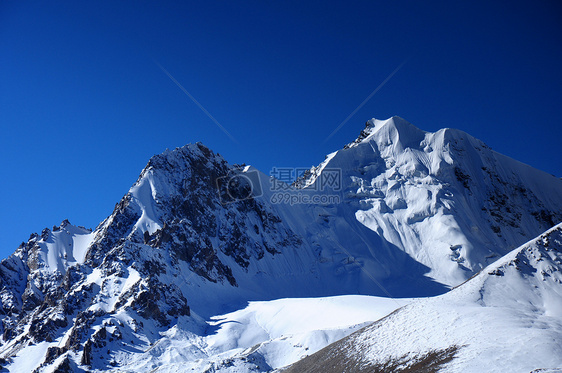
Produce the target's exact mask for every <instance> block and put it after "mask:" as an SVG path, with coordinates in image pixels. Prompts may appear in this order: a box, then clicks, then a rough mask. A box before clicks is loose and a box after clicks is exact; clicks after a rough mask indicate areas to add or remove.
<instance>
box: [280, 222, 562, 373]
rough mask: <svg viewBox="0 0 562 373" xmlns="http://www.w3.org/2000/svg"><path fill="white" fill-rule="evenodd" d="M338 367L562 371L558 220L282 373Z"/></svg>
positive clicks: (561, 229)
mask: <svg viewBox="0 0 562 373" xmlns="http://www.w3.org/2000/svg"><path fill="white" fill-rule="evenodd" d="M428 367H431V368H432V370H422V369H423V368H426V369H427V368H428ZM343 368H345V371H346V372H363V371H369V372H411V371H438V370H439V371H442V372H463V373H464V372H560V371H562V224H558V225H557V226H555V227H554V228H552V229H550V230H549V231H547V232H546V233H544V234H543V235H541V236H539V237H538V238H536V239H534V240H531V241H530V242H528V243H526V244H524V245H523V246H521V247H520V248H518V249H516V250H514V251H512V252H510V253H509V254H507V255H506V256H504V257H502V258H501V259H499V260H498V261H496V262H495V263H493V264H491V265H490V266H488V267H486V268H485V269H484V270H483V271H481V272H480V273H479V274H478V275H477V276H475V277H473V278H472V279H470V280H469V281H467V282H465V283H464V284H462V285H460V286H459V287H457V288H455V289H453V290H452V291H450V292H449V293H447V294H444V295H441V296H438V297H433V298H426V299H419V300H417V301H415V302H412V303H411V304H409V305H407V306H405V307H403V308H401V309H399V310H397V311H396V312H394V313H392V314H390V315H389V316H387V317H385V318H383V319H381V320H379V321H378V322H376V323H373V324H371V325H369V326H367V327H365V328H363V329H361V330H359V331H357V332H356V333H354V334H352V335H350V336H349V337H347V338H344V339H342V340H340V341H338V342H336V343H334V344H332V345H330V346H328V347H326V348H325V349H323V350H321V351H319V352H318V353H316V354H314V355H312V356H309V357H308V358H305V359H303V360H301V361H299V362H298V363H296V364H295V365H294V366H292V367H291V368H289V369H287V370H283V372H286V373H292V372H299V373H301V372H309V373H313V372H322V373H324V372H342V371H344V369H343Z"/></svg>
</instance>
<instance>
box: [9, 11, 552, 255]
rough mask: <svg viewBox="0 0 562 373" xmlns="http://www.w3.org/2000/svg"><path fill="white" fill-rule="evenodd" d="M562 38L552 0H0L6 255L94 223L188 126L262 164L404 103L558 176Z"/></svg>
mask: <svg viewBox="0 0 562 373" xmlns="http://www.w3.org/2000/svg"><path fill="white" fill-rule="evenodd" d="M561 46H562V11H561V6H560V5H559V2H557V1H544V0H543V1H540V0H539V1H534V2H530V1H529V2H523V1H512V2H508V1H505V2H503V1H502V2H499V1H492V2H490V1H466V2H457V1H429V2H424V1H399V0H395V1H384V2H378V1H356V2H343V1H342V2H329V1H279V2H263V1H246V2H230V1H208V2H187V1H186V2H166V1H159V2H148V1H122V2H114V1H88V2H86V1H68V2H46V1H37V2H30V1H6V0H4V1H2V2H0V126H1V135H0V152H1V153H0V155H1V159H2V183H1V187H0V198H1V200H0V203H1V205H0V206H1V209H2V210H1V212H0V257H6V256H7V255H9V254H10V253H12V252H13V251H14V249H15V248H16V247H17V245H18V244H19V243H20V242H21V241H24V240H27V238H28V237H29V234H30V233H32V232H37V231H41V229H42V228H44V227H51V226H53V225H54V224H57V225H58V224H59V223H60V222H61V221H62V220H63V219H65V218H68V219H69V220H70V221H71V222H72V223H73V224H77V225H84V226H87V227H91V228H94V227H95V226H96V225H97V224H98V223H99V222H100V221H101V220H102V219H104V218H105V217H106V216H108V215H109V214H110V213H111V211H112V210H113V207H114V205H115V203H117V202H118V201H119V200H120V198H121V197H122V196H123V195H124V194H125V193H126V192H127V190H128V188H129V187H130V186H131V185H132V183H133V182H134V181H135V180H136V179H137V177H138V174H139V173H140V171H141V170H142V168H143V167H144V166H145V164H146V163H147V161H148V159H149V158H150V157H151V156H152V155H154V154H157V153H161V152H162V151H163V150H164V149H166V148H175V147H178V146H182V145H185V144H186V143H190V142H196V141H201V142H203V143H204V144H206V145H207V146H208V147H210V148H211V149H213V150H214V151H216V152H219V153H220V154H222V155H223V156H224V157H225V158H226V159H227V160H228V161H229V162H230V163H243V162H245V163H248V164H253V165H255V166H256V167H257V168H259V169H261V170H262V171H264V172H269V170H270V169H271V168H272V167H273V166H278V167H285V166H291V167H303V166H311V165H316V164H318V163H319V162H320V161H322V160H323V158H324V155H325V154H327V153H330V152H332V151H335V150H337V149H339V148H341V147H342V146H343V145H344V144H346V143H348V142H350V141H352V140H354V139H355V138H356V136H357V134H358V133H359V132H360V130H361V129H362V128H363V126H364V123H365V121H366V120H367V119H370V118H372V117H376V118H379V119H385V118H388V117H390V116H392V115H399V116H401V117H403V118H405V119H407V120H409V121H410V122H412V123H413V124H414V125H416V126H417V127H419V128H421V129H424V130H428V131H435V130H438V129H439V128H443V127H454V128H459V129H462V130H464V131H466V132H468V133H470V134H472V135H473V136H475V137H478V138H480V139H481V140H483V141H484V142H486V143H487V144H488V145H490V146H491V147H492V148H493V149H495V150H497V151H499V152H501V153H504V154H506V155H508V156H511V157H513V158H516V159H518V160H520V161H522V162H525V163H528V164H530V165H532V166H534V167H537V168H540V169H543V170H544V171H547V172H549V173H552V174H555V175H557V176H562V162H561V155H562V151H561V150H560V144H561V143H562V141H561V135H562V131H561V129H560V125H561V118H562V115H561V114H562V100H561V99H562V72H561V66H562V65H561V61H562V47H561ZM406 59H408V60H407V62H406V64H405V65H404V66H403V67H402V68H401V69H400V70H399V71H398V72H397V73H396V74H395V75H394V76H393V77H392V79H390V80H389V81H388V83H387V84H386V85H385V86H384V87H383V88H381V89H380V91H378V92H377V93H376V94H375V95H374V96H373V98H372V99H371V100H370V101H369V102H368V103H367V104H366V105H365V106H364V107H363V108H362V109H361V110H359V111H358V112H357V114H356V115H355V116H354V117H353V118H352V119H351V120H350V121H349V122H348V123H347V124H346V125H345V126H343V128H342V129H341V130H340V131H339V132H338V133H336V134H335V135H334V136H333V137H332V138H330V140H329V141H326V142H324V139H325V138H326V137H327V136H328V135H329V134H330V133H331V132H332V131H333V130H334V129H335V128H336V127H337V126H338V125H339V124H340V123H341V122H342V121H343V120H344V119H345V118H346V117H347V116H348V115H349V114H350V113H351V112H352V111H353V110H354V109H355V108H356V107H357V106H358V105H359V104H360V103H361V102H362V101H363V100H364V99H365V98H366V97H367V96H368V95H369V94H370V93H371V92H372V91H373V90H374V89H375V88H376V87H377V86H378V85H379V84H380V83H381V82H382V81H383V80H384V79H385V78H386V77H387V76H388V75H389V74H390V73H391V72H392V71H393V70H394V69H395V68H396V67H398V66H399V65H400V64H401V63H402V62H403V61H404V60H406ZM157 63H159V64H161V65H162V66H163V67H165V68H166V69H167V70H168V71H169V72H170V74H172V75H173V76H174V77H175V79H177V81H178V82H180V83H181V84H182V85H183V86H184V87H185V89H187V91H189V92H190V93H191V94H192V95H193V96H194V97H195V98H196V99H197V100H198V101H199V102H200V103H201V105H203V106H204V107H205V108H206V109H207V110H208V111H209V112H210V113H211V114H212V115H213V116H214V117H215V118H216V119H217V120H218V122H220V123H221V124H222V125H223V126H224V127H225V128H226V129H227V130H228V131H229V132H230V133H231V134H232V135H233V137H235V138H236V139H237V142H233V141H232V140H231V139H229V138H228V136H226V135H225V134H224V133H223V132H222V131H221V130H220V129H219V128H218V127H217V126H216V125H215V124H214V123H213V122H212V121H211V120H210V119H209V118H208V117H207V116H206V115H205V114H204V113H203V112H202V111H201V110H200V109H199V108H198V107H197V106H196V105H195V104H194V103H193V102H192V101H191V100H190V99H189V98H188V97H187V96H186V95H185V94H184V93H183V92H182V91H181V90H180V89H179V88H178V87H177V86H176V85H175V84H174V83H173V82H172V81H171V80H170V79H169V78H168V77H167V76H166V75H165V74H164V73H163V71H162V70H161V69H160V68H159V67H158V65H157Z"/></svg>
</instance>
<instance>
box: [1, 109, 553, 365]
mask: <svg viewBox="0 0 562 373" xmlns="http://www.w3.org/2000/svg"><path fill="white" fill-rule="evenodd" d="M334 172H335V173H334ZM326 175H328V176H330V175H332V176H333V175H336V176H337V177H336V178H335V179H333V178H332V179H323V178H324V177H325V176H326ZM327 181H332V182H337V183H336V184H333V183H332V184H330V183H327ZM274 185H275V186H281V189H275V188H274ZM280 193H281V195H282V196H285V195H287V196H288V197H290V198H289V199H288V200H287V201H284V200H283V199H274V198H275V197H278V196H279V195H280ZM294 197H298V198H299V199H298V200H297V202H296V203H292V198H294ZM304 197H307V198H304ZM313 197H318V199H320V200H322V198H324V200H325V201H326V202H319V203H315V202H312V201H313V199H314V198H313ZM326 197H333V198H332V199H330V198H326ZM560 211H562V180H559V179H556V178H554V177H552V176H551V175H548V174H546V173H542V172H540V171H538V170H534V169H532V168H530V167H529V166H525V165H523V164H520V163H519V162H516V161H514V160H512V159H510V158H507V157H505V156H501V155H499V154H498V153H495V152H493V151H492V150H491V149H489V148H488V147H487V146H486V145H485V144H484V143H482V142H481V141H480V140H476V139H474V138H472V137H471V136H470V135H467V134H465V133H464V132H462V131H458V130H448V129H445V130H440V131H437V132H436V133H430V132H425V131H422V130H420V129H417V128H416V127H414V126H413V125H411V124H410V123H408V122H406V121H405V120H403V119H401V118H399V117H393V118H390V119H388V120H386V121H377V120H375V119H372V120H370V121H369V122H367V125H366V129H365V130H363V131H362V132H361V134H360V135H359V137H358V139H357V140H356V141H354V142H352V143H350V144H349V145H348V146H346V147H344V148H343V149H341V150H339V151H337V152H334V153H332V154H330V155H328V156H327V158H326V160H325V161H324V162H322V163H321V164H320V165H319V166H318V167H315V168H312V169H311V170H310V171H309V172H308V174H307V177H305V178H304V179H301V180H299V181H298V182H297V183H296V184H295V187H290V186H289V185H287V184H283V182H282V181H279V180H276V181H275V180H273V181H272V180H271V179H269V178H268V177H267V175H265V174H263V173H260V172H259V171H258V170H256V169H253V168H252V167H240V166H235V165H229V164H228V163H227V162H226V160H224V158H222V156H220V155H218V154H216V153H214V152H213V151H211V150H210V149H208V148H206V147H205V146H204V145H202V144H201V143H196V144H189V145H186V146H184V147H182V148H177V149H175V150H167V151H165V152H164V153H162V154H160V155H156V156H154V157H152V158H151V159H150V160H149V162H148V164H147V166H146V167H145V168H144V169H143V171H142V172H141V174H140V176H139V178H138V179H137V181H136V182H135V183H134V184H133V186H132V187H131V189H130V190H129V192H128V193H127V194H126V195H125V196H124V197H123V198H122V199H121V201H120V202H119V203H118V204H116V206H115V209H114V211H113V212H112V214H111V215H110V216H109V217H108V218H106V219H105V220H104V221H103V222H101V223H100V224H99V225H98V227H97V228H96V229H95V230H94V231H89V230H86V229H85V228H79V227H74V226H72V225H71V224H69V223H68V221H65V222H63V223H62V224H61V226H60V227H57V230H55V229H53V230H52V231H51V230H44V231H43V233H42V234H41V235H32V236H31V238H30V240H29V241H28V242H27V243H24V244H22V245H21V246H20V247H19V248H18V249H17V250H16V253H15V254H13V255H12V256H10V257H9V258H8V259H5V260H3V261H2V262H1V263H0V285H1V286H0V302H1V304H0V305H1V308H0V311H1V312H0V314H1V315H0V317H1V318H2V326H1V328H2V329H1V333H2V340H1V342H2V346H1V347H0V357H1V358H3V359H13V358H14V357H16V356H20V355H18V354H20V353H21V351H24V350H26V349H32V350H33V349H35V350H39V349H40V348H41V349H42V350H41V351H42V352H37V353H36V354H38V355H41V356H40V358H38V360H37V361H36V364H35V365H34V366H33V367H32V369H31V370H34V369H37V371H45V370H46V369H51V368H53V367H55V366H58V365H60V366H68V367H70V368H68V369H73V370H79V369H86V367H89V368H87V369H94V370H96V369H98V370H104V369H113V368H114V367H115V369H118V367H119V366H124V364H128V362H130V360H131V359H132V358H133V356H138V354H140V353H141V352H142V351H144V350H146V349H150V346H152V345H153V344H154V343H158V341H160V340H161V338H162V337H161V336H162V335H163V334H162V333H167V331H168V330H171V329H170V328H174V327H175V326H177V325H180V326H181V330H182V333H188V335H193V336H197V335H201V333H203V334H204V333H205V330H206V329H207V328H208V320H209V318H210V317H212V316H214V315H218V314H223V313H228V312H232V311H234V310H237V309H240V308H242V307H244V304H246V302H248V301H256V300H260V301H266V300H272V299H278V298H287V297H290V298H294V297H319V296H324V297H325V296H334V295H345V294H369V295H374V296H384V297H389V298H392V297H397V298H402V297H407V298H411V297H420V296H433V295H438V294H442V293H444V292H446V291H447V290H449V289H450V288H451V287H454V286H456V285H459V284H460V283H462V282H464V281H465V280H467V279H468V278H470V277H471V276H472V275H473V274H474V273H476V272H478V271H479V270H481V269H482V268H484V267H485V266H486V265H488V264H489V263H491V262H492V261H493V260H495V259H497V258H499V257H501V256H503V255H505V254H506V253H507V252H508V251H509V250H510V249H512V248H514V247H516V246H518V245H521V244H522V243H524V242H526V241H527V240H528V239H530V238H531V237H534V236H536V235H538V234H539V233H540V232H542V231H544V230H545V229H546V228H549V227H550V226H552V225H554V224H553V223H554V221H562V215H561V213H560ZM551 223H552V224H551ZM189 333H192V334H189ZM194 338H195V337H194ZM197 338H199V337H197ZM129 341H131V343H129ZM106 346H112V349H114V350H115V352H113V353H110V354H107V353H105V351H104V349H105V347H106ZM35 350H34V351H35ZM264 364H265V363H264ZM266 365H267V364H266ZM264 366H265V365H264Z"/></svg>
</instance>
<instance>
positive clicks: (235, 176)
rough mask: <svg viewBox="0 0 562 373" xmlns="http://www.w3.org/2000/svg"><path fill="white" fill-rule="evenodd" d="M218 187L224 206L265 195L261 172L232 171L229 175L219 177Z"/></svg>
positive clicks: (217, 180)
mask: <svg viewBox="0 0 562 373" xmlns="http://www.w3.org/2000/svg"><path fill="white" fill-rule="evenodd" d="M216 185H217V191H218V194H219V199H220V201H221V203H222V204H223V205H224V204H228V203H234V202H238V201H244V200H247V199H252V198H254V197H260V196H262V195H263V189H262V185H261V181H260V176H259V172H258V171H255V170H252V171H246V172H242V171H239V170H231V171H230V172H229V173H228V174H227V175H225V176H221V177H218V178H217V179H216Z"/></svg>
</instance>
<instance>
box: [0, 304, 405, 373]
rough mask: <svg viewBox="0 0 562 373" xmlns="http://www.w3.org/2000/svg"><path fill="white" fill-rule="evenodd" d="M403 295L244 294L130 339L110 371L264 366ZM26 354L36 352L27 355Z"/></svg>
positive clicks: (15, 368) (281, 362)
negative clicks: (238, 304) (239, 304)
mask: <svg viewBox="0 0 562 373" xmlns="http://www.w3.org/2000/svg"><path fill="white" fill-rule="evenodd" d="M410 301H411V300H409V299H401V300H399V301H396V300H392V299H388V298H380V297H371V296H359V295H351V296H338V297H329V298H309V299H303V298H300V299H299V298H295V299H279V300H275V301H267V302H251V303H250V304H249V305H248V306H247V307H246V308H244V309H241V310H238V311H235V312H232V313H229V314H225V315H219V316H214V317H212V318H211V319H210V320H207V321H204V320H202V319H199V318H195V319H194V320H193V319H192V320H188V319H183V320H181V321H180V322H178V323H177V324H176V325H175V326H173V327H172V328H170V329H169V330H167V331H165V332H162V333H159V337H158V338H157V339H155V340H154V341H153V342H151V343H146V341H142V340H141V341H140V342H139V343H138V344H137V345H133V344H131V350H129V351H127V352H126V353H125V352H121V353H119V354H117V355H116V356H115V360H114V361H115V363H116V364H117V365H119V368H116V369H115V371H119V372H145V371H151V372H185V371H197V372H204V371H205V372H231V371H238V372H266V371H271V370H272V369H275V368H280V367H283V366H286V365H289V364H291V363H294V362H296V361H298V360H299V359H301V358H302V357H304V356H307V355H310V354H311V353H314V352H316V351H318V350H319V349H321V348H323V347H325V346H326V345H328V344H330V343H332V342H335V341H337V340H339V339H341V338H343V337H345V336H347V335H349V334H351V333H352V332H354V331H356V330H358V329H360V328H361V327H363V326H365V325H366V324H369V323H371V322H373V321H375V320H378V319H380V318H381V317H384V316H385V315H387V314H389V313H390V312H392V311H393V310H394V309H396V308H398V307H399V306H401V305H405V304H408V303H409V302H410ZM110 332H112V331H110ZM132 338H134V336H133V337H132ZM116 341H117V340H116ZM47 346H48V344H47V343H42V344H39V345H37V346H33V347H29V348H28V349H26V350H24V351H22V352H21V353H19V354H18V355H17V356H16V357H15V358H14V360H13V363H12V364H11V365H10V366H9V369H10V371H11V372H29V371H31V370H33V369H34V368H35V367H36V366H37V365H39V363H40V361H39V360H40V358H41V357H42V355H43V354H44V353H45V352H46V349H47ZM133 346H134V347H133ZM105 347H106V348H107V349H108V351H113V349H117V350H120V349H122V346H121V345H120V343H115V344H114V345H113V344H111V343H109V344H107V345H106V346H105ZM133 348H134V349H133ZM30 354H31V355H32V356H35V357H37V359H33V358H32V359H30ZM74 369H75V370H80V368H77V367H75V368H74ZM104 370H105V369H104Z"/></svg>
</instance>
